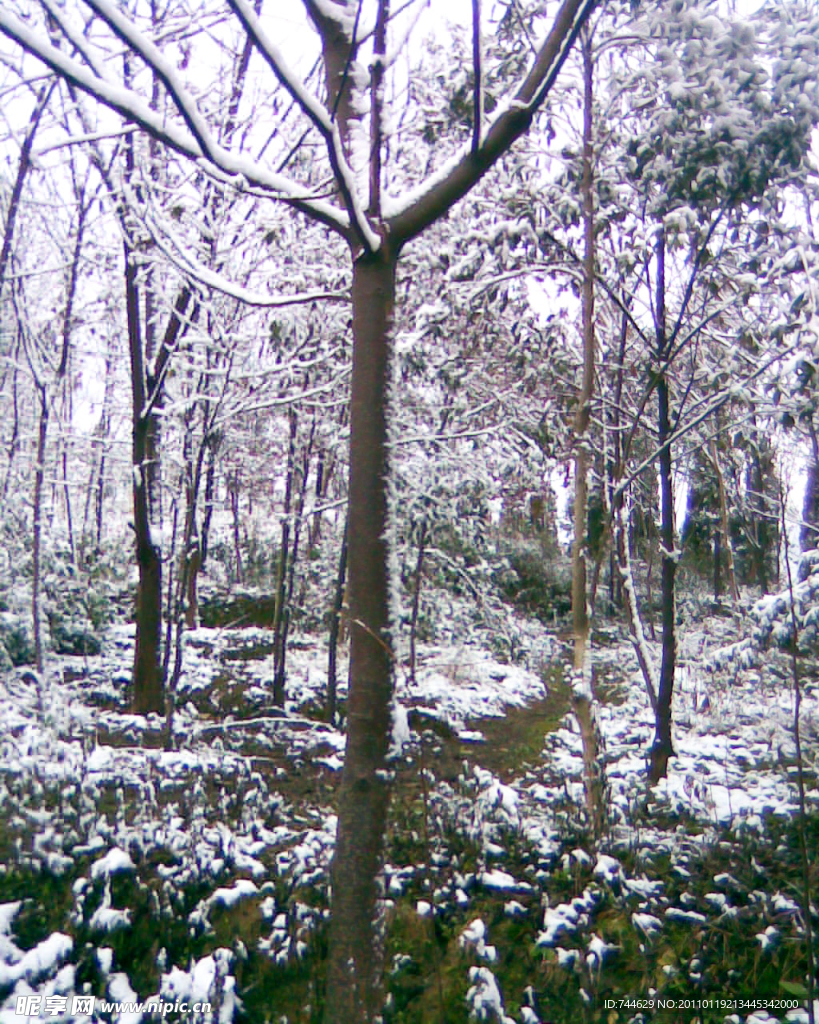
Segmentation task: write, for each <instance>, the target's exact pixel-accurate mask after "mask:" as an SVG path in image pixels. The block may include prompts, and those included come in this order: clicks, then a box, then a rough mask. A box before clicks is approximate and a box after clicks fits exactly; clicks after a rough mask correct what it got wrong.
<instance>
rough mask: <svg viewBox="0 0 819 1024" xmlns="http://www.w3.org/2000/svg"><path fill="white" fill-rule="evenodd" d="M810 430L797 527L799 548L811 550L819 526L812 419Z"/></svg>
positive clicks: (818, 459)
mask: <svg viewBox="0 0 819 1024" xmlns="http://www.w3.org/2000/svg"><path fill="white" fill-rule="evenodd" d="M808 430H809V432H810V456H809V458H808V465H807V472H806V477H805V497H804V499H803V501H802V525H801V526H800V528H799V550H800V551H802V552H805V551H812V550H813V548H815V547H816V546H817V533H818V532H819V531H818V530H817V528H818V527H819V438H817V435H816V427H814V425H813V421H812V420H811V422H810V423H809V424H808Z"/></svg>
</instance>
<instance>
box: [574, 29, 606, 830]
mask: <svg viewBox="0 0 819 1024" xmlns="http://www.w3.org/2000/svg"><path fill="white" fill-rule="evenodd" d="M582 52H583V86H584V88H583V176H582V179H581V183H580V192H581V198H582V202H583V239H584V244H583V284H582V290H581V306H582V329H583V379H582V383H581V387H580V394H579V395H578V400H577V414H576V416H575V423H574V443H575V459H574V488H575V490H574V544H573V547H572V622H573V627H574V675H573V679H572V710H573V711H574V713H575V717H576V718H577V721H578V724H579V726H580V735H581V738H582V741H583V765H584V776H585V777H584V785H585V791H586V808H587V810H588V813H589V819H590V821H591V825H592V831H593V834H594V836H595V838H596V839H597V838H599V837H600V836H601V835H602V833H603V829H604V827H605V816H606V812H605V798H604V790H605V780H604V779H603V777H602V771H601V767H600V751H599V733H598V729H597V725H596V714H595V707H594V691H593V689H592V672H591V627H590V623H589V596H588V583H587V560H588V556H589V552H588V542H587V541H588V537H587V535H588V506H589V480H588V477H589V466H588V449H587V446H588V433H589V426H590V422H591V404H592V398H593V397H594V373H595V349H596V339H595V326H594V267H595V242H594V174H593V167H592V163H593V156H594V148H593V135H592V129H593V124H592V117H593V100H594V82H593V62H592V44H591V35H590V33H589V30H588V29H584V31H583V33H582Z"/></svg>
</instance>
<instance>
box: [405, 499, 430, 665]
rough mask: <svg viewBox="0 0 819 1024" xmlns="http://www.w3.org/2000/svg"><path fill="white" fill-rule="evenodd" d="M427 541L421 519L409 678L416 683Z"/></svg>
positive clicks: (414, 587) (413, 589) (425, 530)
mask: <svg viewBox="0 0 819 1024" xmlns="http://www.w3.org/2000/svg"><path fill="white" fill-rule="evenodd" d="M426 541H427V521H426V519H424V520H422V521H421V532H420V534H419V535H418V558H417V560H416V562H415V576H414V578H413V582H412V615H411V617H410V635H409V678H410V682H411V683H412V684H413V685H415V664H416V633H417V632H418V610H419V607H420V604H421V578H422V574H423V571H424V551H425V548H426Z"/></svg>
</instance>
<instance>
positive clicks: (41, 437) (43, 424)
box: [31, 384, 48, 672]
mask: <svg viewBox="0 0 819 1024" xmlns="http://www.w3.org/2000/svg"><path fill="white" fill-rule="evenodd" d="M38 390H39V393H40V429H39V433H38V437H37V466H36V468H35V471H34V523H33V528H32V545H31V551H32V554H31V557H32V563H33V568H32V582H31V618H32V625H33V628H34V657H35V660H36V664H37V671H38V672H42V671H43V640H42V633H41V629H40V542H41V538H42V514H43V473H44V468H45V451H46V438H47V436H48V394H47V392H46V388H45V385H44V384H41V385H39V388H38Z"/></svg>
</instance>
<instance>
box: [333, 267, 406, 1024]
mask: <svg viewBox="0 0 819 1024" xmlns="http://www.w3.org/2000/svg"><path fill="white" fill-rule="evenodd" d="M385 248H386V247H385ZM394 296H395V263H394V261H393V260H392V259H391V258H390V255H389V254H388V253H384V252H381V251H380V252H377V253H376V254H374V255H373V256H370V257H368V258H365V257H362V258H359V259H358V260H357V261H356V263H355V265H354V269H353V288H352V298H353V376H352V396H351V404H350V491H349V537H348V544H349V573H350V582H349V603H350V644H351V670H350V692H349V695H348V698H347V748H346V757H345V762H344V772H343V774H342V778H341V786H340V790H339V796H338V833H337V839H336V850H335V856H334V858H333V864H332V890H333V905H332V917H331V921H330V939H329V955H328V964H327V971H328V977H327V1003H326V1007H325V1022H326V1024H365V1022H370V1021H372V1020H373V1019H374V1018H375V1016H376V1014H377V1013H378V1011H379V1009H380V977H381V961H380V957H379V956H378V954H377V952H376V951H377V950H378V949H379V941H378V940H379V928H380V925H379V918H380V916H381V915H380V911H381V908H380V907H379V906H378V885H377V878H378V872H379V869H380V866H381V860H382V850H383V844H384V829H385V825H386V817H387V803H388V796H389V790H388V783H387V772H386V768H387V760H386V758H387V751H388V749H389V742H390V733H391V724H390V723H391V720H390V700H391V697H392V658H391V652H390V647H389V632H388V628H389V622H388V608H389V601H388V586H387V539H386V530H387V490H388V488H387V474H388V439H387V395H388V380H389V351H390V339H389V335H390V329H391V323H392V312H393V302H394Z"/></svg>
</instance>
